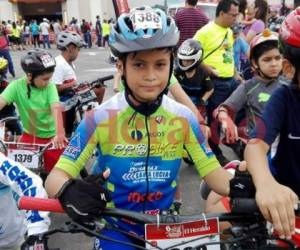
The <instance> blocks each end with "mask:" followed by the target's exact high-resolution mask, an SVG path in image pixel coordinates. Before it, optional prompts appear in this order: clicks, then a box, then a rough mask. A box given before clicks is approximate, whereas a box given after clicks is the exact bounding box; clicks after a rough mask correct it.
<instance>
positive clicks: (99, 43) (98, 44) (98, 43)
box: [97, 34, 102, 47]
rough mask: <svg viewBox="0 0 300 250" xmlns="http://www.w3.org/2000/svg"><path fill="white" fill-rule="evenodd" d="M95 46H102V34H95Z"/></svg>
mask: <svg viewBox="0 0 300 250" xmlns="http://www.w3.org/2000/svg"><path fill="white" fill-rule="evenodd" d="M97 46H98V47H101V46H102V35H101V34H97Z"/></svg>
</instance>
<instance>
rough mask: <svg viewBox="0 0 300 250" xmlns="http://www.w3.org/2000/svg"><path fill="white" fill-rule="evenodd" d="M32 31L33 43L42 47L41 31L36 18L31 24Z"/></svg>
mask: <svg viewBox="0 0 300 250" xmlns="http://www.w3.org/2000/svg"><path fill="white" fill-rule="evenodd" d="M30 31H31V35H32V39H33V45H34V47H35V48H36V47H37V46H38V47H40V31H39V26H38V25H37V23H36V20H33V21H32V22H31V24H30Z"/></svg>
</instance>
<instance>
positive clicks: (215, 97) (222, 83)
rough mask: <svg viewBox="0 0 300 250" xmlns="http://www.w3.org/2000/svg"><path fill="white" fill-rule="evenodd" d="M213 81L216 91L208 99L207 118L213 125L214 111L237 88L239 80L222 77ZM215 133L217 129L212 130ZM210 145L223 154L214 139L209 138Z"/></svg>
mask: <svg viewBox="0 0 300 250" xmlns="http://www.w3.org/2000/svg"><path fill="white" fill-rule="evenodd" d="M212 83H213V85H214V93H213V94H212V96H211V97H210V98H209V100H208V105H207V118H208V124H210V125H211V123H212V122H213V119H214V118H213V116H212V113H213V111H214V110H215V109H216V108H217V107H218V106H219V105H220V104H221V103H223V102H224V101H225V100H226V99H227V98H228V97H229V96H230V95H231V93H232V92H233V91H234V90H235V89H236V88H237V86H238V82H237V81H236V80H235V79H234V78H233V77H231V78H228V79H227V78H226V79H220V78H214V79H212ZM212 132H213V133H217V132H216V131H212ZM209 145H210V147H211V149H212V151H213V152H214V154H215V155H220V154H222V151H221V149H220V148H219V145H218V144H216V142H215V141H214V140H211V139H210V140H209Z"/></svg>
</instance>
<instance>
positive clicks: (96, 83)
mask: <svg viewBox="0 0 300 250" xmlns="http://www.w3.org/2000/svg"><path fill="white" fill-rule="evenodd" d="M113 78H114V76H113V75H108V76H104V77H100V78H97V79H96V80H93V81H91V82H90V81H85V82H82V83H80V84H78V85H77V86H75V89H76V88H78V87H79V88H80V86H83V85H86V84H87V85H89V86H90V87H91V88H92V89H93V88H97V87H106V85H105V84H104V82H106V81H109V80H112V79H113Z"/></svg>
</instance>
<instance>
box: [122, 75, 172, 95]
mask: <svg viewBox="0 0 300 250" xmlns="http://www.w3.org/2000/svg"><path fill="white" fill-rule="evenodd" d="M177 82H178V81H177V79H176V77H175V76H174V74H172V75H171V78H170V85H169V88H170V87H171V86H173V85H174V84H175V83H177ZM123 90H124V82H123V81H122V80H121V82H120V84H119V91H120V92H121V91H123Z"/></svg>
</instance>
